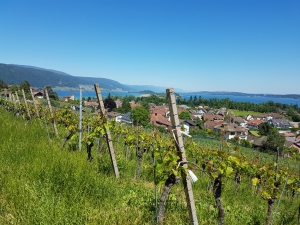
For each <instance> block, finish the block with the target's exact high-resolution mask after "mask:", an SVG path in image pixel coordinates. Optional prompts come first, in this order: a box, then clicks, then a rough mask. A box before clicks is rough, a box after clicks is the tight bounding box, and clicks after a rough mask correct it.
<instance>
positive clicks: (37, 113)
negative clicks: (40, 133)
mask: <svg viewBox="0 0 300 225" xmlns="http://www.w3.org/2000/svg"><path fill="white" fill-rule="evenodd" d="M30 93H31V97H32V101H33V104H34V108H35V112H36V115H37V117H38V118H40V114H39V110H38V107H37V105H36V103H35V100H34V95H33V92H32V89H31V88H30Z"/></svg>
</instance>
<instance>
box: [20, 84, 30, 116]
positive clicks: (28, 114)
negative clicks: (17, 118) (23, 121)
mask: <svg viewBox="0 0 300 225" xmlns="http://www.w3.org/2000/svg"><path fill="white" fill-rule="evenodd" d="M22 93H23V98H24V102H25V106H26V111H27V116H28V118H29V119H30V118H31V117H30V112H29V108H28V104H27V101H26V96H25V92H24V89H22Z"/></svg>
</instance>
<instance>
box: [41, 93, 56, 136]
mask: <svg viewBox="0 0 300 225" xmlns="http://www.w3.org/2000/svg"><path fill="white" fill-rule="evenodd" d="M44 90H45V94H46V98H47V102H48V106H49V110H50V116H51V117H52V118H53V120H52V125H53V128H54V131H55V134H56V136H57V137H58V131H57V127H56V123H55V120H54V114H53V111H52V106H51V102H50V99H49V95H48V90H47V88H44Z"/></svg>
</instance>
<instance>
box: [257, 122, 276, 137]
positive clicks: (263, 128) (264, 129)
mask: <svg viewBox="0 0 300 225" xmlns="http://www.w3.org/2000/svg"><path fill="white" fill-rule="evenodd" d="M273 128H274V127H273V126H272V125H270V124H268V123H261V124H260V125H259V126H258V134H259V135H260V136H264V135H265V136H267V135H268V134H269V133H270V131H271V130H272V129H273Z"/></svg>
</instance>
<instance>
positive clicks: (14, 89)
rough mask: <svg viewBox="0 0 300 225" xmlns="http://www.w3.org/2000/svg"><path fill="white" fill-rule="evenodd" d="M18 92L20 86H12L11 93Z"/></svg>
mask: <svg viewBox="0 0 300 225" xmlns="http://www.w3.org/2000/svg"><path fill="white" fill-rule="evenodd" d="M18 90H19V88H18V85H16V84H13V85H11V87H10V91H11V92H16V91H18Z"/></svg>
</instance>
